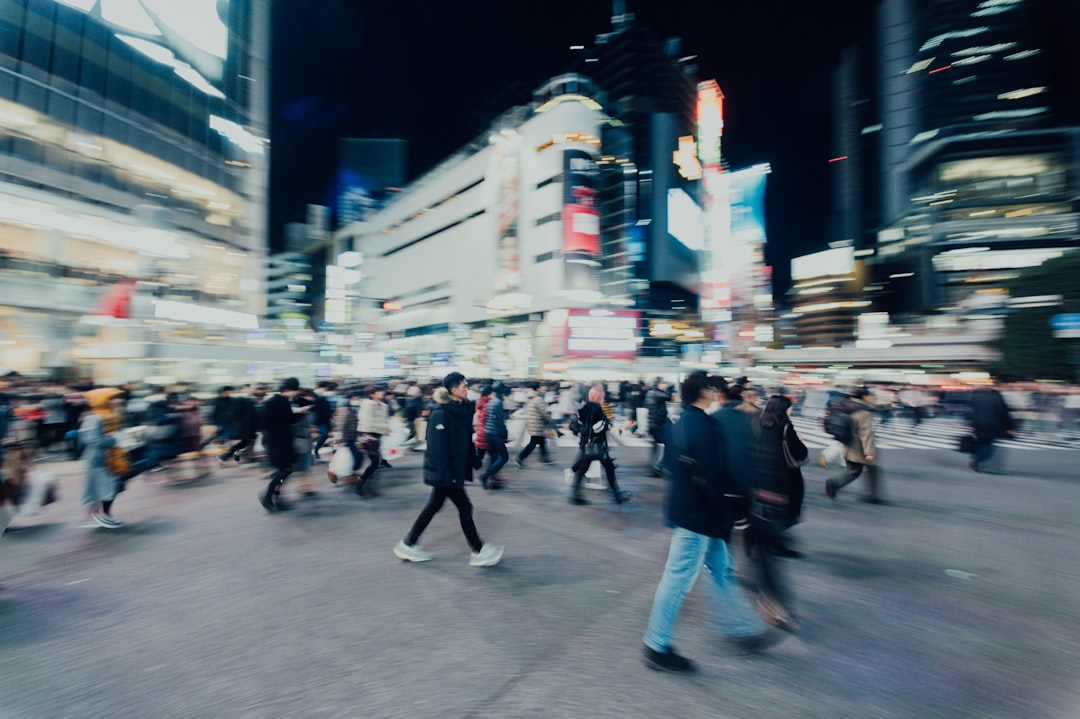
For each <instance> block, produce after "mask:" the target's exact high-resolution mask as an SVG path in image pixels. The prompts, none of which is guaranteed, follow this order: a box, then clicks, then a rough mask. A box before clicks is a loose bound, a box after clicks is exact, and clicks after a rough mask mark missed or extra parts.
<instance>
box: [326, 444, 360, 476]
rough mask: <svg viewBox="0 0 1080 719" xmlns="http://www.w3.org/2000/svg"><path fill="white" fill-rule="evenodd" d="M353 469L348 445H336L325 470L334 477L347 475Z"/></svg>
mask: <svg viewBox="0 0 1080 719" xmlns="http://www.w3.org/2000/svg"><path fill="white" fill-rule="evenodd" d="M354 469H355V468H354V467H353V455H352V451H351V450H350V449H349V448H348V447H338V448H337V449H336V450H334V456H333V457H331V458H330V466H329V467H328V468H327V470H326V472H327V474H329V475H333V476H334V477H348V476H349V475H350V474H352V473H353V470H354Z"/></svg>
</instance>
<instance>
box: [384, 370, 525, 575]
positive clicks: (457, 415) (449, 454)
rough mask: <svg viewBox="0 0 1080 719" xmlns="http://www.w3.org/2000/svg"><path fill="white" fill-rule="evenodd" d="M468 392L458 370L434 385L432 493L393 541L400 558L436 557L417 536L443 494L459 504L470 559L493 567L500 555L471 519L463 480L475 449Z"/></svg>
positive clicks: (428, 465)
mask: <svg viewBox="0 0 1080 719" xmlns="http://www.w3.org/2000/svg"><path fill="white" fill-rule="evenodd" d="M468 394H469V385H468V383H467V382H466V381H465V376H464V375H462V374H461V373H460V372H451V373H450V374H448V375H446V378H445V379H444V380H443V386H442V387H440V388H438V389H437V390H435V395H434V397H433V398H432V405H431V415H430V416H429V417H428V427H427V450H426V451H425V453H424V484H427V485H430V486H431V497H430V498H429V499H428V503H427V505H426V506H425V507H424V509H423V510H422V511H421V512H420V516H418V517H417V518H416V521H415V522H414V523H413V526H412V529H410V530H409V533H408V534H407V535H406V536H405V539H404V540H402V541H400V542H398V543H397V544H396V545H395V546H394V555H395V556H397V557H398V558H399V559H405V560H407V561H410V562H427V561H430V560H431V559H434V558H435V555H433V554H432V553H431V552H428V551H425V550H424V549H423V548H422V547H420V545H419V544H418V542H419V541H420V535H421V534H423V533H424V530H425V529H427V526H428V524H429V523H430V522H431V520H432V518H433V517H434V516H435V514H436V513H437V512H438V511H439V510H440V509H442V506H443V503H445V502H446V500H447V498H449V499H450V501H451V502H453V503H454V506H455V507H457V510H458V519H459V520H460V521H461V530H462V531H463V532H464V533H465V539H466V541H468V543H469V547H470V549H472V556H471V557H470V558H469V564H470V565H472V566H474V567H492V566H494V565H496V564H498V563H499V560H500V559H501V558H502V553H503V548H502V547H497V546H495V545H493V544H485V543H483V542H482V541H481V540H480V535H479V534H477V532H476V525H475V524H474V523H473V518H472V503H471V502H470V501H469V496H468V495H467V494H465V482H467V481H471V480H472V473H473V469H474V468H475V466H476V464H475V461H476V455H475V452H476V449H475V447H473V442H472V415H473V404H472V402H470V401H469V400H468V399H467V397H468Z"/></svg>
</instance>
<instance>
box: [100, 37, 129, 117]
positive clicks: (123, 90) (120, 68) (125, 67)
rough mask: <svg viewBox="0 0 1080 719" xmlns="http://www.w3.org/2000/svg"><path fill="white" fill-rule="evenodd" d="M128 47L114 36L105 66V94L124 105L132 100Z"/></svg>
mask: <svg viewBox="0 0 1080 719" xmlns="http://www.w3.org/2000/svg"><path fill="white" fill-rule="evenodd" d="M126 47H127V46H126V45H124V44H123V43H122V42H120V41H119V40H117V39H116V38H112V39H111V40H110V48H109V56H108V61H107V64H106V66H105V96H106V97H107V98H109V99H110V100H112V101H113V102H115V103H118V104H120V105H123V106H124V107H128V106H129V105H130V102H131V51H130V50H126V49H125V48H126Z"/></svg>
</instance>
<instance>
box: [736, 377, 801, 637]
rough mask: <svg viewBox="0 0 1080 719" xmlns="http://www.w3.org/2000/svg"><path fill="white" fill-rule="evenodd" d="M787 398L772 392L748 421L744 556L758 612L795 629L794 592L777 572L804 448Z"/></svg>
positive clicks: (795, 509)
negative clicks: (750, 442) (749, 484)
mask: <svg viewBox="0 0 1080 719" xmlns="http://www.w3.org/2000/svg"><path fill="white" fill-rule="evenodd" d="M790 412H791V400H790V399H788V398H787V397H785V396H783V395H773V396H772V397H770V398H769V400H768V401H767V402H766V403H765V408H764V409H763V410H762V412H761V414H760V415H759V416H758V417H755V418H754V420H753V422H752V430H753V434H754V446H753V455H752V456H753V459H752V462H753V466H754V469H755V470H756V471H755V472H754V484H753V495H752V501H751V509H750V526H749V527H747V529H746V531H745V532H743V540H744V542H745V543H746V550H747V554H748V556H750V558H751V559H752V560H753V565H754V569H755V574H756V585H757V587H756V588H757V593H758V602H757V604H758V612H759V613H760V614H761V617H762V619H764V620H765V621H766V622H768V623H769V624H772V625H773V626H776V627H779V628H781V629H787V630H789V631H794V630H796V629H798V623H797V622H796V621H795V618H794V616H793V615H792V611H791V608H792V606H793V595H792V592H791V590H790V587H789V586H788V584H787V583H786V582H785V581H784V580H783V577H782V576H781V574H780V567H779V561H778V558H779V557H782V556H791V555H792V550H790V549H788V548H787V547H786V546H785V544H784V532H785V531H786V530H787V529H788V528H789V527H791V526H793V525H794V524H795V523H796V522H798V521H799V513H800V511H801V506H802V500H803V478H802V471H801V470H800V469H799V467H800V465H801V464H802V463H803V462H805V461H806V459H807V457H808V456H809V452H808V451H807V449H806V445H804V444H803V443H802V441H801V440H800V439H799V436H798V434H797V433H796V432H795V428H794V427H793V426H792V425H791V420H790V418H789V415H790Z"/></svg>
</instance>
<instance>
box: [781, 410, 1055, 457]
mask: <svg viewBox="0 0 1080 719" xmlns="http://www.w3.org/2000/svg"><path fill="white" fill-rule="evenodd" d="M792 424H794V425H795V429H796V430H798V432H799V437H800V438H801V439H802V441H803V442H804V443H805V444H806V445H807V446H809V447H824V446H826V445H827V444H829V443H831V442H834V441H835V440H834V439H833V438H832V437H831V436H829V435H827V434H825V431H824V430H823V429H822V427H821V421H820V420H818V419H809V418H803V417H793V418H792ZM966 431H967V430H966V429H965V428H964V426H963V425H962V424H960V423H958V422H957V421H955V420H950V419H945V418H941V419H929V420H924V421H923V422H922V423H920V424H919V425H918V426H910V425H907V426H902V425H900V423H898V422H897V421H896V420H893V421H892V422H890V423H889V424H882V423H880V422H875V423H874V443H875V444H876V445H877V446H878V447H880V448H882V449H952V450H955V449H956V448H957V446H958V445H959V442H960V437H961V436H962V435H963V434H965V433H966ZM997 445H998V446H1001V447H1006V448H1009V449H1063V448H1067V447H1069V446H1070V445H1069V444H1067V443H1064V442H1059V443H1056V442H1054V441H1053V440H1048V439H1047V438H1045V437H1044V436H1043V435H1032V434H1026V433H1021V434H1020V436H1018V437H1015V438H1010V439H1001V440H997Z"/></svg>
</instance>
